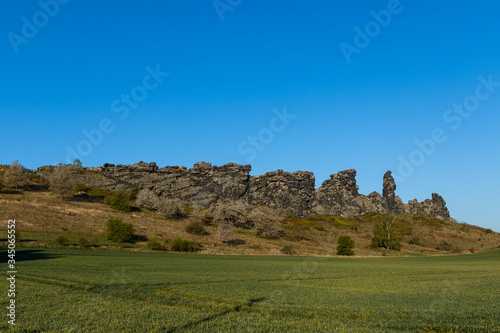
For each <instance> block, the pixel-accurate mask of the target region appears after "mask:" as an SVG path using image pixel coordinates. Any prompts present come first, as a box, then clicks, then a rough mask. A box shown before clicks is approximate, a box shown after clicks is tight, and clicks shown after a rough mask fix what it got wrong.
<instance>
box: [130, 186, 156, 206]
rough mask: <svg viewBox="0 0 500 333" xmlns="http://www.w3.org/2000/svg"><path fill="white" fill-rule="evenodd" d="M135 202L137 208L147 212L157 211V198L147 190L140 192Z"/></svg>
mask: <svg viewBox="0 0 500 333" xmlns="http://www.w3.org/2000/svg"><path fill="white" fill-rule="evenodd" d="M135 202H137V204H138V205H139V206H141V207H143V208H146V209H149V210H156V209H158V196H157V195H156V194H155V193H154V192H153V191H151V190H148V189H142V190H140V191H139V193H138V194H137V199H136V200H135Z"/></svg>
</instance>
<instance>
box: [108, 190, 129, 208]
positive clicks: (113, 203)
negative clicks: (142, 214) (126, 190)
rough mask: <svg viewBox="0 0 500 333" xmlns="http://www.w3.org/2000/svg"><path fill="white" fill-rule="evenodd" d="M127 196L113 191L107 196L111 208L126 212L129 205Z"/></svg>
mask: <svg viewBox="0 0 500 333" xmlns="http://www.w3.org/2000/svg"><path fill="white" fill-rule="evenodd" d="M128 201H129V198H128V197H127V196H126V195H125V194H123V193H122V192H116V193H113V195H112V196H111V197H110V198H109V206H110V207H111V208H113V209H116V210H119V211H120V212H125V213H128V212H130V205H129V203H128Z"/></svg>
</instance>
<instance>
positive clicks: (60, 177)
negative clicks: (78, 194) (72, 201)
mask: <svg viewBox="0 0 500 333" xmlns="http://www.w3.org/2000/svg"><path fill="white" fill-rule="evenodd" d="M71 169H72V167H71V166H69V165H63V164H59V165H58V166H57V167H56V168H54V172H52V174H51V175H50V177H49V182H50V189H51V190H52V191H53V192H55V193H57V194H59V195H60V196H61V199H63V198H64V197H69V196H71V195H73V194H74V193H75V186H76V180H75V177H74V176H73V174H72V172H71Z"/></svg>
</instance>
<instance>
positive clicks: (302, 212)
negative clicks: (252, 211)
mask: <svg viewBox="0 0 500 333" xmlns="http://www.w3.org/2000/svg"><path fill="white" fill-rule="evenodd" d="M314 184H315V180H314V174H313V173H312V172H304V171H297V172H293V173H290V172H284V171H283V170H277V171H273V172H268V173H266V174H264V175H262V176H258V175H256V176H253V177H252V178H251V180H250V188H249V192H248V203H250V204H251V205H265V206H269V207H271V208H275V209H282V210H285V211H288V212H290V213H293V214H296V215H298V216H306V215H310V214H312V212H313V206H314Z"/></svg>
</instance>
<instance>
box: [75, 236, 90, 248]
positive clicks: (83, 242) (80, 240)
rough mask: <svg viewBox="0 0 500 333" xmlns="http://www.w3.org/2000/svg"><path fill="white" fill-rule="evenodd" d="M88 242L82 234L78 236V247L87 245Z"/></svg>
mask: <svg viewBox="0 0 500 333" xmlns="http://www.w3.org/2000/svg"><path fill="white" fill-rule="evenodd" d="M89 244H90V242H89V240H88V239H87V238H85V237H83V236H82V237H80V238H78V246H79V247H87V246H89Z"/></svg>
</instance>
